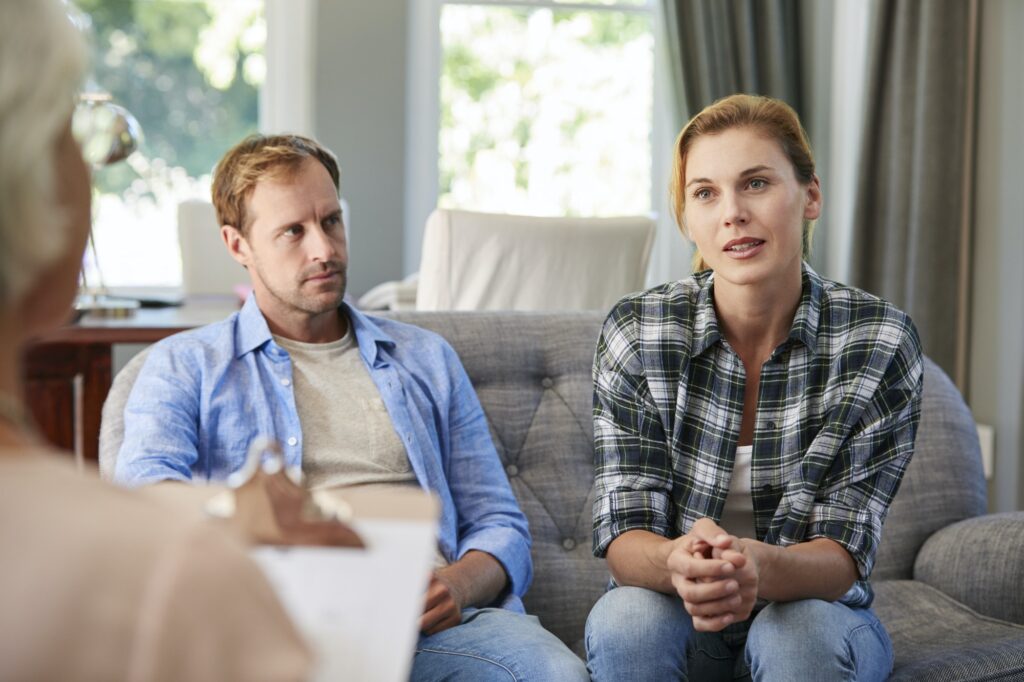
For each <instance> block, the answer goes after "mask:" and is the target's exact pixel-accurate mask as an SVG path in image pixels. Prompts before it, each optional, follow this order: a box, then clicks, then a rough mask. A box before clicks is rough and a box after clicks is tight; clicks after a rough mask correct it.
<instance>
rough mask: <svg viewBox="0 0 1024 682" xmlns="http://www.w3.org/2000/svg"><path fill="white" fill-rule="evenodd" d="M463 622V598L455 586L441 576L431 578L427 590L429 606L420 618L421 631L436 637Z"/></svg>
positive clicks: (435, 574) (437, 572) (435, 575)
mask: <svg viewBox="0 0 1024 682" xmlns="http://www.w3.org/2000/svg"><path fill="white" fill-rule="evenodd" d="M460 622H462V598H461V597H460V595H459V594H458V592H457V590H456V588H455V587H454V585H452V584H451V583H449V582H448V581H447V580H445V578H444V577H443V576H442V575H441V574H440V572H439V571H436V572H434V574H433V575H432V576H430V586H429V587H428V588H427V604H426V606H425V607H424V609H423V615H422V616H421V617H420V631H421V632H422V633H423V634H425V635H434V634H437V633H438V632H441V631H443V630H447V629H448V628H451V627H455V626H456V625H458V624H459V623H460Z"/></svg>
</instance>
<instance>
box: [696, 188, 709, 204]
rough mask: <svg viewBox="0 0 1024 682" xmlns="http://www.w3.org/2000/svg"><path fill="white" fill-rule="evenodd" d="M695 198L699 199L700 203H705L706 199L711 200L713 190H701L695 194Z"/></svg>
mask: <svg viewBox="0 0 1024 682" xmlns="http://www.w3.org/2000/svg"><path fill="white" fill-rule="evenodd" d="M693 198H694V199H699V200H700V201H704V200H705V199H710V198H711V190H709V189H699V190H697V191H696V192H694V193H693Z"/></svg>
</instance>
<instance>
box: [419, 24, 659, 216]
mask: <svg viewBox="0 0 1024 682" xmlns="http://www.w3.org/2000/svg"><path fill="white" fill-rule="evenodd" d="M441 44H442V75H441V130H440V136H439V140H438V143H439V152H440V159H439V176H440V187H439V198H438V204H439V205H440V206H444V207H449V208H464V209H473V210H483V211H494V212H502V213H522V214H532V215H577V216H600V215H624V214H635V213H646V212H647V211H649V210H650V195H651V191H650V190H651V187H650V184H651V148H650V134H651V108H652V107H651V99H652V84H653V68H654V56H653V36H652V31H651V20H650V17H649V15H647V14H646V13H637V12H617V11H598V10H595V11H569V10H557V9H555V10H552V9H547V8H544V9H529V8H513V7H506V8H502V7H494V6H479V5H446V6H444V7H443V9H442V13H441Z"/></svg>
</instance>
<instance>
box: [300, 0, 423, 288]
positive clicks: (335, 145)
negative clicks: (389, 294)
mask: <svg viewBox="0 0 1024 682" xmlns="http://www.w3.org/2000/svg"><path fill="white" fill-rule="evenodd" d="M316 16H317V26H316V45H315V48H314V49H315V62H314V64H315V67H314V71H315V77H314V80H313V98H314V106H313V114H314V115H313V126H314V131H315V135H316V137H317V139H319V140H320V142H322V143H324V144H325V145H326V146H327V147H328V148H330V149H331V150H333V151H334V153H336V154H337V155H338V161H339V163H340V165H341V194H342V196H344V197H345V198H346V199H347V200H348V202H349V206H350V208H351V213H352V217H351V220H350V222H351V227H352V232H351V244H350V252H351V257H350V263H349V291H350V292H351V293H352V294H353V295H355V296H358V295H360V294H362V293H365V292H366V291H367V290H368V289H369V288H371V287H372V286H373V285H375V284H378V283H380V282H384V281H388V280H393V279H400V278H401V275H402V254H403V249H404V243H403V229H402V225H403V220H404V215H403V206H404V203H405V202H404V195H405V147H406V136H405V119H406V96H405V87H406V51H407V30H406V29H407V26H406V24H407V21H408V6H407V0H342V1H333V0H318V6H317V15H316ZM297 47H298V46H297Z"/></svg>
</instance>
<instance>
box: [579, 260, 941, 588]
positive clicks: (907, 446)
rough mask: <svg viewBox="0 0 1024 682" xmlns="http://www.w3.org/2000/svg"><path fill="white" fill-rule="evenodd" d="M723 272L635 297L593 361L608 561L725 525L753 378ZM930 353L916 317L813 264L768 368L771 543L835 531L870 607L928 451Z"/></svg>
mask: <svg viewBox="0 0 1024 682" xmlns="http://www.w3.org/2000/svg"><path fill="white" fill-rule="evenodd" d="M713 282H714V277H713V274H712V273H711V272H710V271H706V272H702V273H699V274H696V275H693V276H691V277H689V278H687V279H684V280H681V281H678V282H670V283H668V284H664V285H662V286H660V287H657V288H655V289H651V290H649V291H646V292H643V293H639V294H635V295H632V296H629V297H627V298H625V299H623V300H622V301H620V302H619V303H618V304H617V305H616V307H615V308H614V309H613V310H612V312H611V313H610V314H609V316H608V318H607V320H606V321H605V324H604V328H603V330H602V333H601V337H600V340H599V341H598V346H597V354H596V357H595V359H594V440H595V472H596V486H597V497H596V500H595V502H594V553H595V554H596V555H598V556H604V554H605V553H606V552H607V550H608V545H609V544H610V543H611V542H612V540H614V539H615V538H616V537H618V536H619V535H620V534H621V533H624V532H625V531H628V530H634V529H642V530H647V531H651V532H653V533H657V534H659V535H662V536H665V537H669V538H672V537H677V536H679V535H681V534H683V533H685V532H687V531H688V530H689V529H690V527H691V526H692V525H693V523H694V522H695V521H696V520H697V519H699V518H702V517H709V518H712V519H714V520H716V521H719V520H720V519H721V516H722V508H723V505H724V503H725V497H726V494H727V493H728V491H729V479H730V477H731V475H732V468H733V461H734V457H735V453H736V444H737V440H738V438H739V433H740V423H741V421H742V417H743V392H744V386H745V371H744V368H743V363H742V361H741V360H740V358H739V356H738V355H736V353H735V352H734V351H733V350H732V348H731V347H730V346H729V344H728V342H727V341H726V340H725V338H724V337H723V336H722V335H721V333H720V332H719V328H718V321H717V318H716V316H715V310H714V305H713V301H712V292H713ZM922 372H923V365H922V357H921V347H920V342H919V340H918V337H917V331H916V330H915V328H914V325H913V323H912V322H911V320H910V318H909V317H908V316H907V315H906V314H904V313H903V312H901V311H899V310H897V309H896V308H895V307H894V306H892V305H891V304H889V303H887V302H885V301H882V300H880V299H878V298H876V297H874V296H871V295H869V294H866V293H864V292H862V291H860V290H858V289H854V288H852V287H847V286H843V285H841V284H837V283H835V282H831V281H828V280H825V279H822V278H821V277H819V276H818V275H817V273H815V272H814V271H813V270H812V269H811V268H810V267H809V266H808V265H806V264H805V265H804V270H803V293H802V295H801V299H800V304H799V306H798V308H797V312H796V316H795V318H794V320H793V326H792V328H791V329H790V333H789V337H788V338H787V340H786V341H784V342H783V343H782V344H781V345H780V346H779V347H778V348H776V349H775V351H774V353H772V355H771V357H770V358H769V359H768V361H767V362H765V364H764V365H763V367H762V369H761V386H760V396H759V398H758V404H757V417H756V423H755V426H754V429H755V430H754V448H753V461H752V471H751V490H752V493H751V494H752V498H753V503H754V522H755V527H756V530H757V538H758V539H759V540H762V541H763V542H767V543H771V544H775V545H779V546H788V545H792V544H795V543H798V542H803V541H806V540H810V539H812V538H818V537H826V538H831V539H833V540H835V541H836V542H838V543H840V544H841V545H843V547H845V548H846V549H847V550H848V551H849V552H850V554H851V556H852V557H853V558H854V560H855V561H856V564H857V568H858V570H859V572H860V576H861V578H862V580H860V581H859V582H858V583H857V584H855V585H854V587H853V589H851V591H850V592H849V593H848V594H847V595H846V596H845V597H844V598H843V601H844V602H845V603H847V604H850V605H866V604H869V603H870V601H871V598H872V592H871V589H870V587H869V585H868V584H867V582H866V579H867V577H868V576H869V575H870V573H871V568H872V566H873V564H874V559H875V551H876V549H877V547H878V542H879V539H880V537H881V530H882V521H883V520H884V519H885V515H886V512H887V511H888V508H889V504H890V502H891V501H892V498H893V496H894V495H895V494H896V490H897V489H898V488H899V484H900V479H901V478H902V476H903V472H904V471H905V469H906V467H907V464H908V463H909V461H910V456H911V454H912V452H913V448H914V436H915V433H916V431H917V424H918V420H919V417H920V408H921V388H922Z"/></svg>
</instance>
